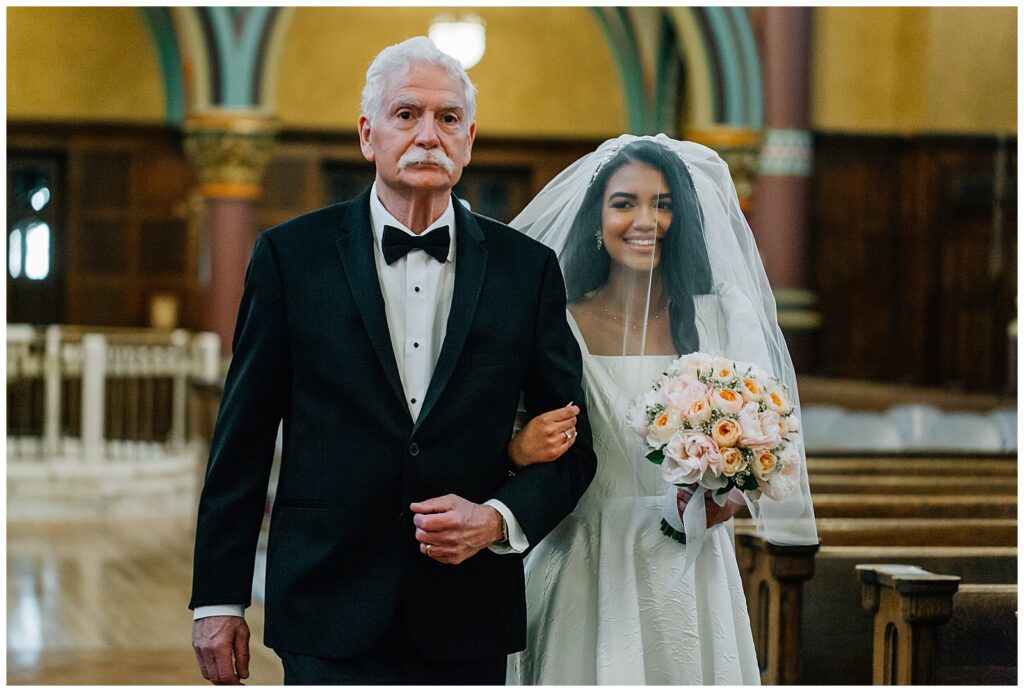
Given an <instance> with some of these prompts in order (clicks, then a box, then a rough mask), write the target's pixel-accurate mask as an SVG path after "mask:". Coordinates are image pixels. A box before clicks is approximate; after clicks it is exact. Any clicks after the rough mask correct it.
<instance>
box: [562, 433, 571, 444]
mask: <svg viewBox="0 0 1024 692" xmlns="http://www.w3.org/2000/svg"><path fill="white" fill-rule="evenodd" d="M562 434H563V435H565V441H566V442H569V441H570V440H572V433H570V432H569V431H568V430H563V431H562Z"/></svg>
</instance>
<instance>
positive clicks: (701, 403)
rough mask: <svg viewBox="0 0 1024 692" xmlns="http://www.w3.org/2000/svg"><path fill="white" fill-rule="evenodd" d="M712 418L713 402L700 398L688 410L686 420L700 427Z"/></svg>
mask: <svg viewBox="0 0 1024 692" xmlns="http://www.w3.org/2000/svg"><path fill="white" fill-rule="evenodd" d="M709 418H711V404H710V403H708V400H707V399H698V400H697V401H695V402H693V403H692V404H690V408H688V409H687V410H686V420H688V421H690V424H691V425H693V426H694V427H700V426H701V425H703V424H704V423H707V422H708V419H709Z"/></svg>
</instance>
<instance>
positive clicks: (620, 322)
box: [601, 300, 668, 331]
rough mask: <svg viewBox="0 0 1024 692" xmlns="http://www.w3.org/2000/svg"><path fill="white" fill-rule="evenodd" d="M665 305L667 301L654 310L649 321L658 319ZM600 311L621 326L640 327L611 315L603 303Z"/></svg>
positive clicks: (635, 328) (633, 328)
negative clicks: (656, 310)
mask: <svg viewBox="0 0 1024 692" xmlns="http://www.w3.org/2000/svg"><path fill="white" fill-rule="evenodd" d="M601 302H602V303H603V302H604V301H603V300H602V301H601ZM666 307H668V303H666V304H665V305H662V306H661V310H658V312H656V313H655V314H654V316H653V317H651V318H650V320H649V321H650V322H653V321H655V320H657V319H660V318H661V314H662V313H663V312H665V308H666ZM601 312H603V313H604V314H606V315H608V316H609V317H611V318H612V319H613V320H615V321H616V322H618V323H619V324H621V325H622V326H628V327H629V328H630V329H632V330H634V331H635V330H637V329H640V327H639V325H636V324H630V325H627V324H626V323H625V322H624V321H623V320H621V319H619V318H618V317H616V316H615V315H613V314H612V313H611V312H609V311H608V308H606V307H605V306H604V305H601Z"/></svg>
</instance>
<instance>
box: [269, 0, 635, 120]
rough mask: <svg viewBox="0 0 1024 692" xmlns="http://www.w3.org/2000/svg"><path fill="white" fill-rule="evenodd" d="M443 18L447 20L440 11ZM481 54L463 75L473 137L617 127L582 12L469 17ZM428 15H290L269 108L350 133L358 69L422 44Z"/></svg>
mask: <svg viewBox="0 0 1024 692" xmlns="http://www.w3.org/2000/svg"><path fill="white" fill-rule="evenodd" d="M446 11H448V12H451V10H446ZM469 12H472V13H475V14H477V15H478V16H480V17H481V18H482V19H483V20H484V21H485V22H486V24H487V52H486V53H485V55H484V58H483V60H481V62H480V63H479V64H477V65H476V66H475V67H473V68H472V69H471V70H470V78H471V79H472V80H473V82H474V83H475V84H476V85H477V89H478V90H479V91H478V96H477V128H478V133H479V134H481V135H485V136H489V135H501V136H512V137H515V136H522V137H549V136H550V137H605V136H613V135H617V134H619V133H621V132H622V131H623V130H624V128H625V126H626V116H625V105H624V101H623V96H622V91H621V88H620V86H619V75H618V72H617V71H616V68H615V64H614V63H613V62H612V57H611V53H610V50H609V47H608V43H607V41H606V40H605V38H604V36H603V34H602V33H601V30H600V27H599V26H598V24H597V22H596V21H595V20H594V18H593V16H592V15H591V13H590V10H589V9H587V8H585V7H561V8H559V7H476V8H470V7H467V8H460V9H457V10H456V11H455V13H456V14H462V13H469ZM440 13H442V10H440V9H437V8H421V7H404V8H381V7H377V8H368V7H345V8H308V7H306V8H297V9H296V10H295V12H294V14H293V16H292V19H291V24H290V26H289V28H288V32H287V34H286V35H285V38H284V45H283V46H282V48H281V66H280V69H281V71H280V73H279V75H278V78H277V85H278V86H277V95H276V96H277V98H276V107H277V112H278V116H279V117H280V118H281V121H282V122H283V124H284V125H285V126H286V127H312V128H326V129H342V130H346V131H348V130H351V131H354V130H355V127H356V121H357V119H358V118H359V94H360V91H361V89H362V86H363V81H364V78H365V75H366V67H367V65H369V63H370V61H371V60H372V59H373V56H374V55H376V54H377V52H379V51H380V50H381V49H382V48H384V47H385V46H388V45H391V44H393V43H397V42H399V41H402V40H404V39H406V38H409V37H410V36H415V35H417V34H425V33H426V32H427V29H428V27H429V26H430V20H431V19H432V18H433V17H434V16H436V15H438V14H440Z"/></svg>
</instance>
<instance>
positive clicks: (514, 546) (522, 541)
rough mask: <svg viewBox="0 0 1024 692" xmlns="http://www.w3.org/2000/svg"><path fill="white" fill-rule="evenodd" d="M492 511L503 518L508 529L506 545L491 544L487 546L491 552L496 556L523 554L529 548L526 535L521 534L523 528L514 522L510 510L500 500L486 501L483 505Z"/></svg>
mask: <svg viewBox="0 0 1024 692" xmlns="http://www.w3.org/2000/svg"><path fill="white" fill-rule="evenodd" d="M484 504H485V505H488V506H490V507H494V509H496V510H498V514H500V515H501V516H502V517H504V518H505V525H506V527H507V528H508V535H507V536H506V538H507V539H508V542H507V543H493V544H491V545H490V546H488V547H489V548H490V549H491V552H493V553H497V554H498V555H507V554H508V553H524V552H526V549H527V548H529V547H530V541H529V540H527V538H526V534H525V533H523V527H522V526H520V525H519V522H518V521H516V517H515V515H514V514H512V510H510V509H509V508H508V507H506V506H505V503H504V502H502V501H501V500H488V501H487V502H485V503H484Z"/></svg>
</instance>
